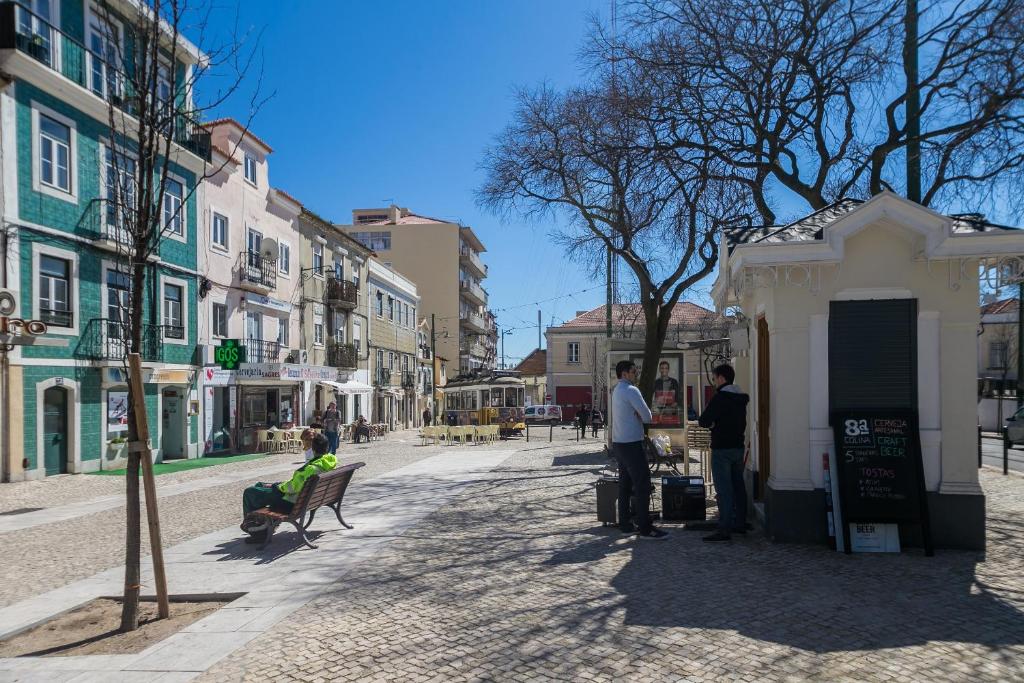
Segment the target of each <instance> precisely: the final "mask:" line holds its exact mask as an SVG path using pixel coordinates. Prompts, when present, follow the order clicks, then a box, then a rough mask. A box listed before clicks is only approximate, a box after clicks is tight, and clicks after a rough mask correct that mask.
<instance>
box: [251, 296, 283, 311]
mask: <svg viewBox="0 0 1024 683" xmlns="http://www.w3.org/2000/svg"><path fill="white" fill-rule="evenodd" d="M245 300H246V302H247V303H250V304H256V305H257V306H262V307H263V308H269V309H270V310H272V311H279V312H281V313H291V312H292V305H291V304H290V303H288V302H287V301H281V300H280V299H275V298H273V297H270V296H264V295H263V294H246V295H245Z"/></svg>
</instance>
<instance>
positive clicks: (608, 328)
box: [604, 247, 612, 339]
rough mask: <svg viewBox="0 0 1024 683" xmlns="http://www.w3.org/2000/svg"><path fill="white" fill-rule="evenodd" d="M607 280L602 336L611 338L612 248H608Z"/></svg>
mask: <svg viewBox="0 0 1024 683" xmlns="http://www.w3.org/2000/svg"><path fill="white" fill-rule="evenodd" d="M606 270H607V271H608V279H607V280H606V282H605V293H604V328H605V329H604V336H606V337H608V338H609V339H611V338H612V248H611V247H608V263H607V268H606Z"/></svg>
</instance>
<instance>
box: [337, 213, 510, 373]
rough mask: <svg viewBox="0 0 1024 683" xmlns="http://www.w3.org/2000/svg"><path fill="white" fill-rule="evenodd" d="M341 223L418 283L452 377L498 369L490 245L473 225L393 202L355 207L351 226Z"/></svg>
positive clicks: (387, 263)
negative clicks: (490, 311)
mask: <svg viewBox="0 0 1024 683" xmlns="http://www.w3.org/2000/svg"><path fill="white" fill-rule="evenodd" d="M340 227H341V228H342V230H344V231H345V232H347V233H348V234H350V235H352V236H353V237H354V238H356V239H357V240H359V241H360V242H362V243H363V244H365V245H366V246H367V247H369V248H370V249H372V250H373V251H374V252H376V253H377V254H378V256H379V257H380V260H381V262H383V263H384V264H385V265H390V266H392V267H394V268H395V269H396V270H398V271H399V272H400V273H402V274H403V275H405V276H406V277H408V278H409V279H411V280H412V281H413V282H415V283H416V285H417V288H418V291H419V295H420V298H421V301H422V314H423V317H425V318H429V316H430V315H431V314H433V315H434V325H435V332H434V334H435V340H434V342H435V347H436V353H437V354H438V355H440V356H442V357H444V358H446V359H448V360H449V362H448V363H447V367H448V372H449V373H450V376H454V375H455V374H458V373H459V372H468V371H470V370H476V369H481V368H493V367H494V353H493V350H491V351H489V350H488V346H487V344H486V343H485V339H486V338H487V335H488V334H489V333H490V331H489V329H488V322H487V300H488V299H487V291H486V290H485V289H484V288H483V285H482V283H483V281H484V279H485V278H486V277H487V266H486V265H484V263H483V260H482V259H481V254H482V253H483V252H484V251H486V248H485V247H484V245H483V243H482V242H481V241H480V239H479V238H478V237H477V236H476V233H474V232H473V229H472V228H470V227H468V226H464V225H460V224H459V223H457V222H452V221H445V220H441V219H437V218H430V217H427V216H420V215H417V214H414V213H411V212H410V211H409V210H408V209H404V208H400V207H398V206H394V205H391V206H389V207H387V208H384V209H356V210H355V211H353V212H352V225H345V226H340ZM455 358H458V359H459V362H458V363H454V362H453V359H455Z"/></svg>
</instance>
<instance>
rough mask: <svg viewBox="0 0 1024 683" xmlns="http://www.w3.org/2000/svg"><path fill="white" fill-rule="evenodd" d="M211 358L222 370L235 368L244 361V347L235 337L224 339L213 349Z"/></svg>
mask: <svg viewBox="0 0 1024 683" xmlns="http://www.w3.org/2000/svg"><path fill="white" fill-rule="evenodd" d="M213 360H214V361H215V362H216V363H217V365H219V366H220V367H221V368H222V369H224V370H237V369H238V366H239V365H240V364H242V363H244V362H245V347H244V346H242V345H241V344H239V343H238V340H237V339H225V340H223V341H222V342H221V343H220V346H218V347H217V348H216V349H214V352H213Z"/></svg>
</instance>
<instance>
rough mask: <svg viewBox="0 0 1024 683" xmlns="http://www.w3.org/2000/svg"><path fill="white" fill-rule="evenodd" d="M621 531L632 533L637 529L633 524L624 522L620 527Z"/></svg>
mask: <svg viewBox="0 0 1024 683" xmlns="http://www.w3.org/2000/svg"><path fill="white" fill-rule="evenodd" d="M619 531H621V532H622V533H624V534H631V533H633V532H634V531H636V527H635V526H633V525H632V524H623V525H622V526H620V527H619Z"/></svg>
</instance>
